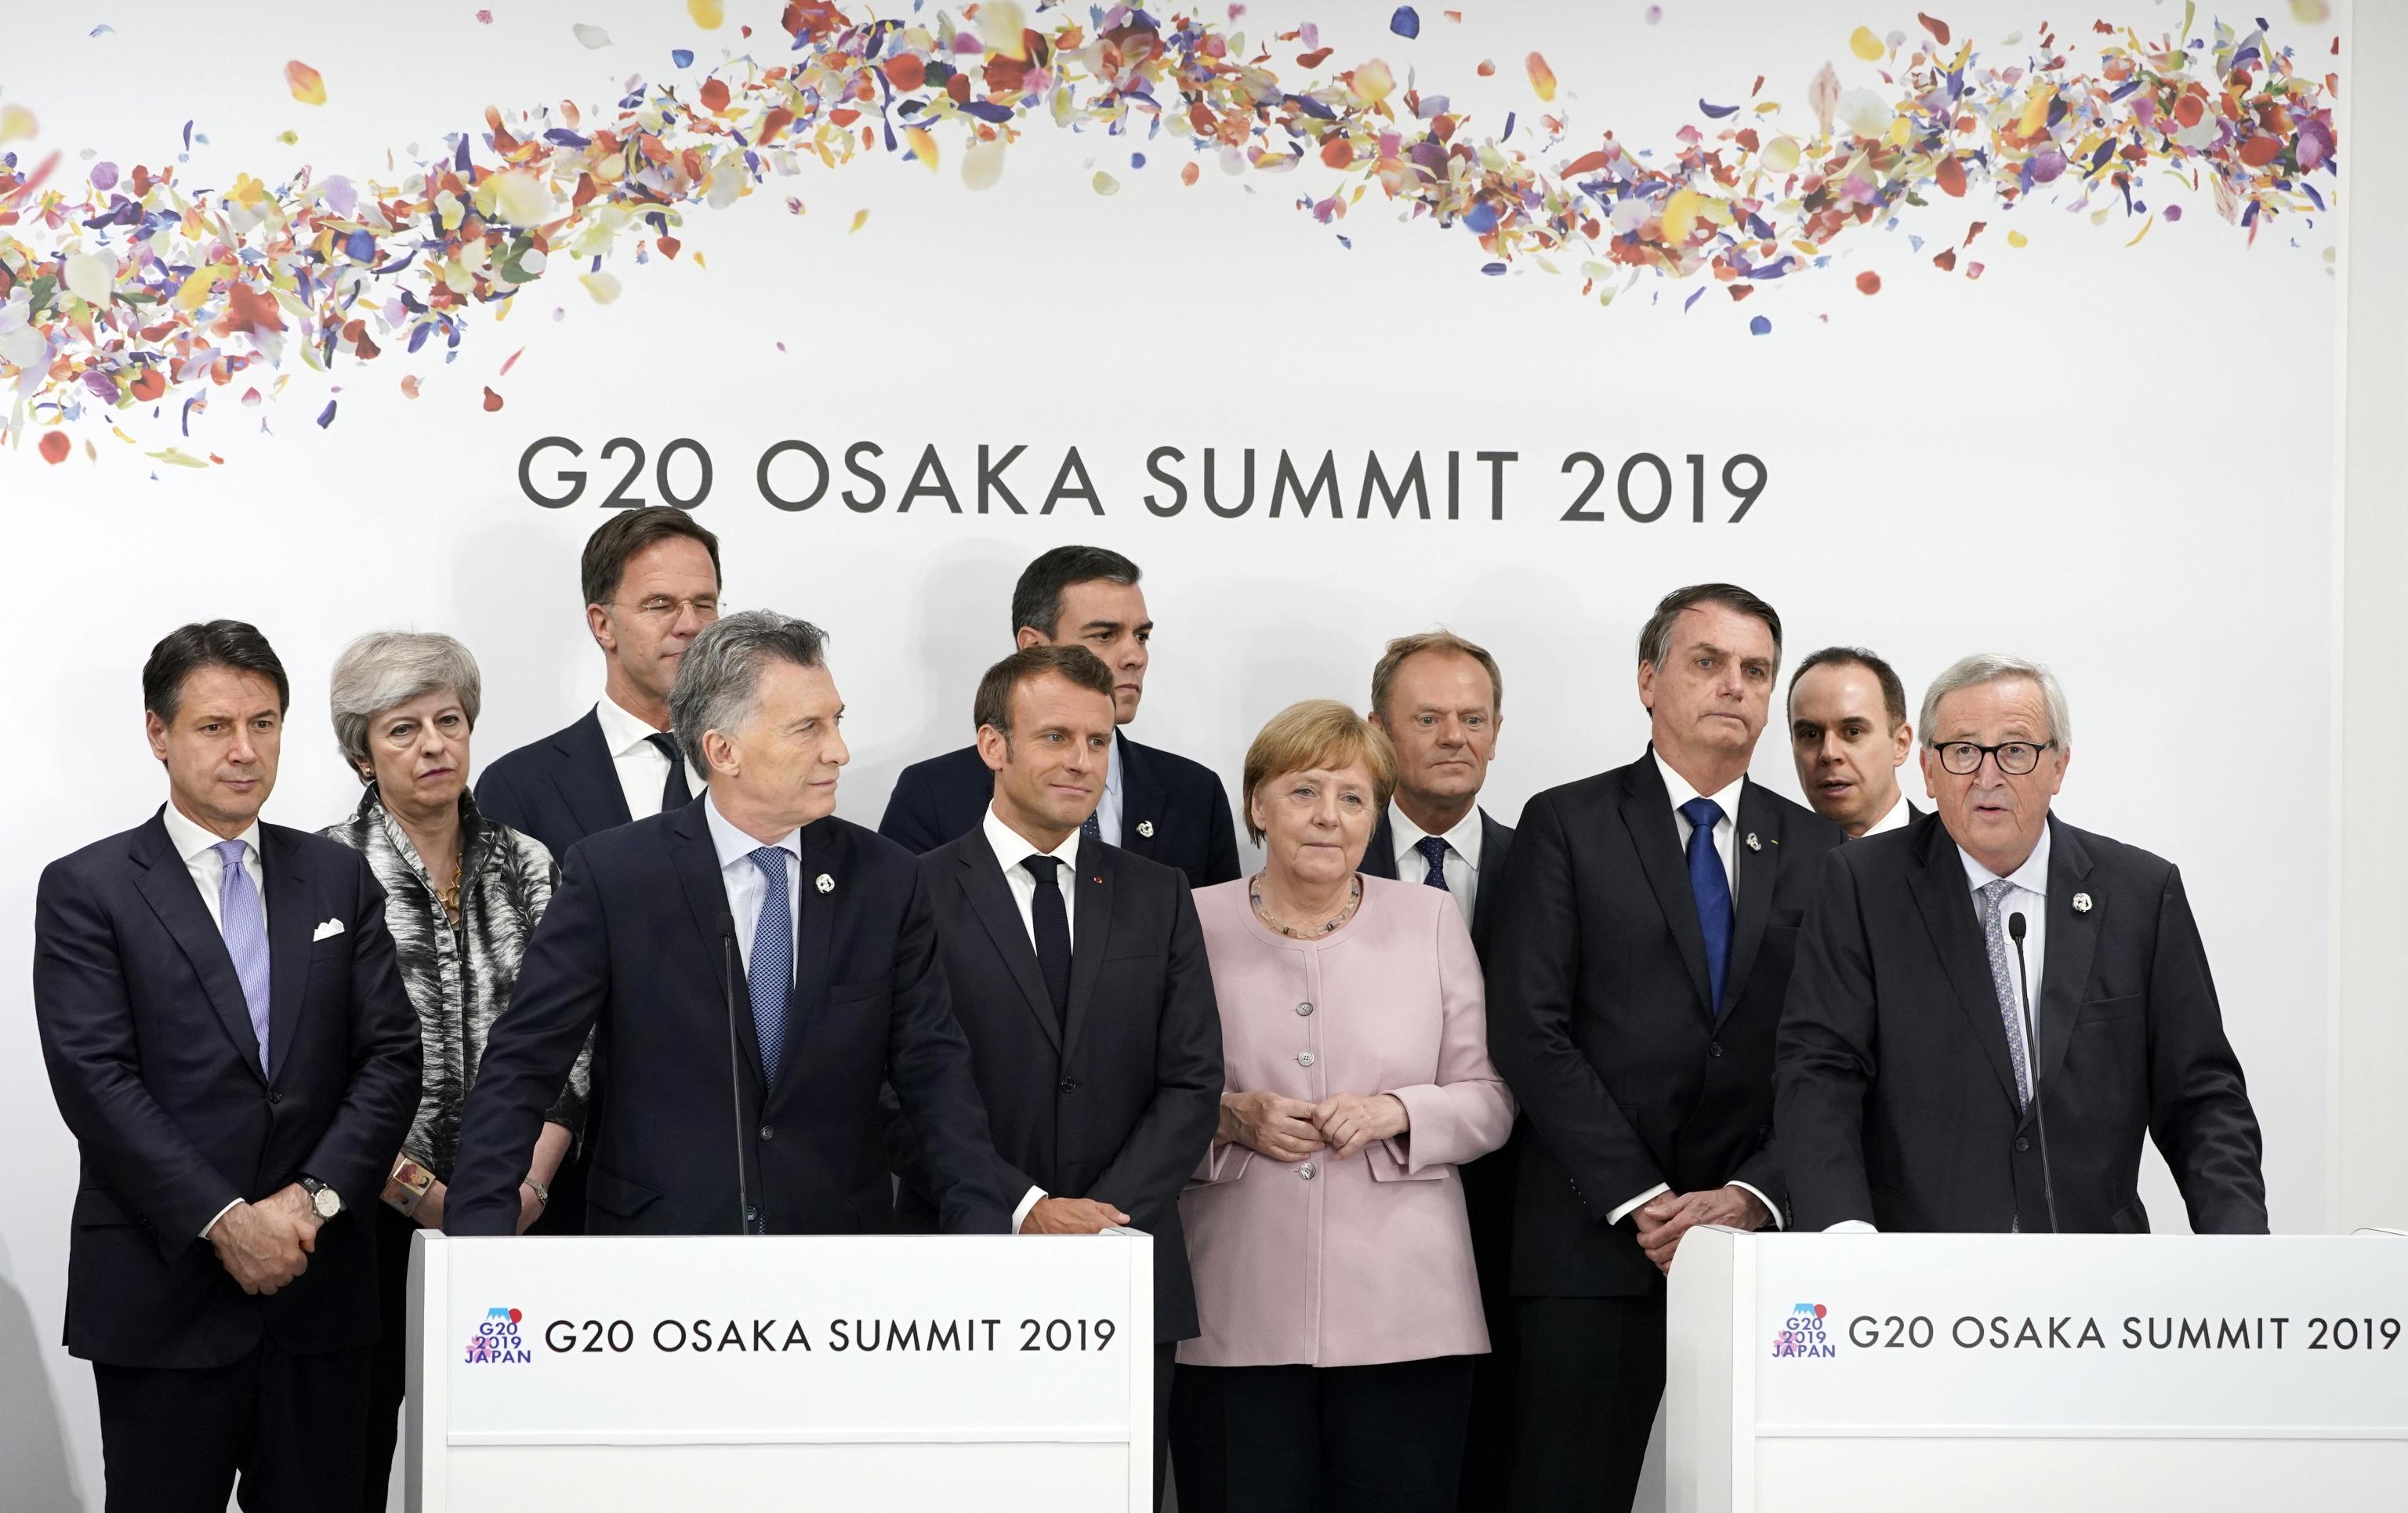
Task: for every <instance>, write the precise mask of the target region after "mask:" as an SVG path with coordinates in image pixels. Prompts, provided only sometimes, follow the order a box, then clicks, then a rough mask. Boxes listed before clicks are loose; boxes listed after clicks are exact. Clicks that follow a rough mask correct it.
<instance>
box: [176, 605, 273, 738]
mask: <svg viewBox="0 0 2408 1513" xmlns="http://www.w3.org/2000/svg"><path fill="white" fill-rule="evenodd" d="M205 667H230V668H233V669H235V670H237V671H242V672H256V673H258V674H259V675H260V676H261V677H263V678H265V679H266V680H267V681H268V682H270V683H272V684H276V712H277V713H279V714H281V713H284V710H285V707H286V706H287V705H289V704H291V703H292V702H293V684H291V683H290V682H288V681H286V679H285V676H284V664H283V663H282V662H279V661H278V660H277V659H276V648H274V647H273V646H270V645H268V644H267V638H266V637H265V636H263V635H261V634H260V633H259V629H258V627H255V626H248V625H245V624H243V623H242V622H241V621H240V620H211V621H209V622H208V624H206V625H202V624H198V623H195V624H193V625H189V626H183V627H179V628H177V629H175V630H171V631H169V632H167V634H166V635H165V636H163V637H161V638H160V640H159V644H158V645H156V646H153V647H151V648H150V660H149V661H147V662H145V663H143V664H142V707H143V708H144V709H147V710H149V711H150V713H153V714H156V715H158V716H159V718H160V721H161V722H162V723H163V724H166V725H173V724H175V723H176V710H177V708H178V707H179V705H181V704H182V703H183V701H184V680H185V679H186V678H189V677H191V676H192V675H193V673H195V672H198V671H199V670H201V669H203V668H205Z"/></svg>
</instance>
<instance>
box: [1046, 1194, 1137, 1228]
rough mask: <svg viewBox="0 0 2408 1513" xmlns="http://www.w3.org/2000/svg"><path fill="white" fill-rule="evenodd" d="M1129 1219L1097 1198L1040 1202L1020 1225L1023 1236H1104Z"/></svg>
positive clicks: (1057, 1199)
mask: <svg viewBox="0 0 2408 1513" xmlns="http://www.w3.org/2000/svg"><path fill="white" fill-rule="evenodd" d="M1128 1221H1129V1217H1128V1216H1127V1215H1126V1214H1124V1213H1122V1212H1121V1211H1120V1210H1119V1209H1117V1208H1114V1207H1113V1206H1112V1205H1111V1204H1110V1203H1103V1202H1100V1201H1098V1200H1097V1199H1094V1198H1039V1199H1038V1200H1037V1202H1036V1203H1032V1204H1030V1205H1029V1209H1028V1217H1027V1218H1024V1219H1022V1220H1021V1221H1020V1232H1021V1233H1023V1234H1101V1233H1103V1232H1104V1231H1105V1230H1107V1229H1109V1228H1110V1227H1111V1226H1112V1225H1115V1224H1125V1223H1127V1222H1128Z"/></svg>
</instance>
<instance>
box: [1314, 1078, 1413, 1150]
mask: <svg viewBox="0 0 2408 1513" xmlns="http://www.w3.org/2000/svg"><path fill="white" fill-rule="evenodd" d="M1412 1122H1413V1121H1412V1115H1411V1114H1410V1113H1408V1112H1407V1111H1406V1109H1405V1101H1404V1100H1403V1099H1401V1098H1398V1096H1397V1095H1396V1094H1394V1093H1375V1094H1373V1095H1372V1096H1371V1097H1369V1098H1365V1097H1363V1096H1362V1095H1361V1094H1359V1093H1340V1094H1338V1095H1337V1096H1336V1097H1334V1098H1326V1099H1324V1100H1322V1102H1320V1104H1319V1105H1317V1106H1316V1107H1315V1108H1314V1109H1313V1111H1312V1126H1313V1128H1314V1129H1316V1130H1318V1131H1321V1138H1322V1139H1324V1140H1326V1141H1327V1142H1328V1143H1329V1146H1330V1154H1331V1155H1333V1156H1337V1157H1339V1158H1340V1159H1343V1158H1345V1157H1348V1156H1352V1155H1354V1154H1355V1152H1356V1151H1358V1150H1361V1149H1362V1148H1363V1147H1364V1146H1368V1145H1369V1144H1370V1143H1371V1142H1372V1141H1374V1140H1394V1139H1395V1138H1396V1137H1397V1136H1398V1135H1400V1134H1403V1133H1404V1132H1405V1131H1407V1130H1409V1129H1411V1128H1412Z"/></svg>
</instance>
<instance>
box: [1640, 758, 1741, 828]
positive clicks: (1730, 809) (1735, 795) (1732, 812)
mask: <svg viewBox="0 0 2408 1513" xmlns="http://www.w3.org/2000/svg"><path fill="white" fill-rule="evenodd" d="M1648 755H1649V756H1651V757H1655V758H1656V771H1659V772H1661V773H1663V774H1664V787H1665V790H1666V791H1667V792H1669V793H1670V794H1671V796H1672V812H1673V813H1674V814H1679V813H1680V811H1681V806H1682V805H1683V804H1685V803H1687V802H1688V801H1689V800H1692V799H1699V798H1704V799H1712V800H1713V801H1714V803H1715V805H1716V806H1717V807H1719V808H1720V809H1721V810H1722V812H1723V818H1724V819H1725V820H1727V822H1729V823H1730V824H1732V825H1737V824H1738V823H1739V800H1740V793H1741V790H1742V789H1743V788H1745V787H1746V786H1747V774H1746V773H1745V772H1742V773H1741V774H1740V775H1739V776H1738V777H1737V778H1736V779H1734V780H1733V781H1732V783H1731V785H1730V786H1729V787H1727V788H1725V789H1723V791H1722V792H1720V793H1707V794H1700V793H1699V792H1698V790H1697V789H1696V788H1694V787H1692V786H1691V785H1690V784H1689V780H1688V779H1687V778H1684V777H1683V776H1682V775H1681V774H1680V773H1678V772H1675V771H1672V764H1671V763H1670V762H1668V761H1666V760H1665V759H1664V754H1663V753H1662V752H1660V751H1656V749H1654V748H1653V747H1650V748H1649V749H1648Z"/></svg>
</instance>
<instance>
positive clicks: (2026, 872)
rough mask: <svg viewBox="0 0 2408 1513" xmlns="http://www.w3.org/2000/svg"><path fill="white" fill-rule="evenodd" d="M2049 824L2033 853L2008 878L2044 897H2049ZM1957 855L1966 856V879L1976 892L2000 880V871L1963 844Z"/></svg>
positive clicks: (2028, 890)
mask: <svg viewBox="0 0 2408 1513" xmlns="http://www.w3.org/2000/svg"><path fill="white" fill-rule="evenodd" d="M2048 831H2049V828H2048V826H2046V825H2045V824H2043V825H2042V827H2041V828H2040V843H2039V844H2037V845H2035V846H2033V847H2032V851H2031V855H2030V856H2028V857H2025V858H2024V864H2023V865H2022V866H2020V867H2018V868H2016V869H2015V870H2014V875H2013V876H2011V877H2009V878H2007V879H2006V881H2008V882H2010V883H2013V884H2014V886H2017V887H2019V888H2021V889H2023V890H2024V891H2025V892H2027V893H2029V894H2033V895H2035V896H2036V897H2039V898H2043V899H2044V898H2047V897H2048ZM1957 856H1958V857H1962V858H1964V862H1965V880H1966V882H1967V883H1968V884H1969V885H1971V887H1972V889H1973V891H1974V892H1976V893H1979V892H1980V891H1981V890H1982V889H1984V888H1985V887H1987V886H1990V885H1991V884H1992V883H1995V882H1998V881H1999V874H1998V873H1996V872H1992V871H1990V869H1988V868H1987V867H1985V866H1983V865H1982V864H1981V863H1980V862H1978V861H1975V860H1974V859H1973V856H1972V853H1971V852H1969V851H1967V850H1966V849H1965V848H1964V847H1963V846H1961V845H1960V846H1958V847H1957Z"/></svg>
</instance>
